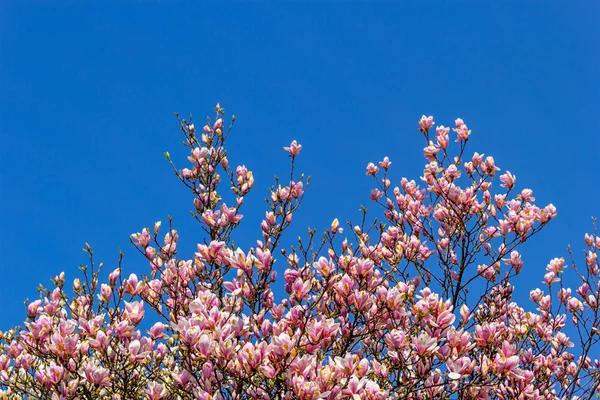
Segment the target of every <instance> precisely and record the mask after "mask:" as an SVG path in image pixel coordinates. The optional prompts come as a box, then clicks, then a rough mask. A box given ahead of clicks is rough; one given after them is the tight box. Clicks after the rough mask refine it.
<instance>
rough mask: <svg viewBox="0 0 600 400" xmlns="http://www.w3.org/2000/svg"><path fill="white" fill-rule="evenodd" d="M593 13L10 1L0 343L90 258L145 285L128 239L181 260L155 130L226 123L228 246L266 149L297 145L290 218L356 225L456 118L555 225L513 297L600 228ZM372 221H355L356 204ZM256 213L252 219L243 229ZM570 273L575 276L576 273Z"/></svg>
mask: <svg viewBox="0 0 600 400" xmlns="http://www.w3.org/2000/svg"><path fill="white" fill-rule="evenodd" d="M599 11H600V6H599V5H598V3H597V2H592V1H590V2H587V3H583V2H580V3H577V2H566V1H565V2H552V1H545V2H541V1H539V2H533V1H525V2H516V1H513V2H493V1H483V2H465V1H463V2H427V3H425V4H419V3H417V2H411V3H408V2H406V3H404V2H372V3H362V4H361V3H349V2H341V1H339V2H326V3H325V2H324V3H317V2H310V3H300V2H283V3H281V4H276V3H263V2H248V3H241V2H238V3H219V4H218V5H216V4H213V5H208V4H200V5H198V4H193V3H184V2H171V3H167V2H144V3H142V2H135V3H129V4H128V5H122V4H119V5H117V3H116V2H102V5H99V4H96V5H85V6H84V5H82V3H78V2H59V1H47V2H37V3H36V2H17V1H3V2H2V4H1V5H0V60H1V62H0V89H1V91H0V93H1V95H0V135H1V137H2V144H3V145H2V146H1V148H0V152H1V155H0V185H1V186H0V187H1V189H0V220H1V221H2V226H3V228H2V233H1V234H0V235H1V236H0V238H1V240H0V254H1V261H0V274H1V276H2V279H0V304H2V305H3V308H2V313H1V314H0V315H2V317H3V319H2V323H1V325H0V329H6V328H8V327H10V326H12V325H15V324H19V323H21V321H22V320H23V318H24V307H23V300H24V299H25V298H26V297H29V298H35V297H36V291H35V288H36V287H37V285H38V284H39V283H40V282H42V283H44V284H49V279H50V278H52V277H53V276H55V275H56V274H57V273H59V272H60V271H65V272H66V273H67V276H68V277H69V280H71V279H72V278H74V277H76V276H79V271H78V268H77V267H78V265H79V264H81V263H86V262H87V259H86V255H85V254H84V253H83V252H82V251H81V249H82V248H83V246H84V243H85V242H89V243H90V244H91V245H92V247H93V249H94V250H95V251H96V260H97V261H102V262H104V263H105V264H106V266H107V269H110V270H112V268H113V267H114V266H115V265H116V260H117V258H118V255H117V248H121V249H122V250H123V251H124V252H125V254H126V257H125V264H124V265H125V270H126V271H127V272H131V271H136V272H142V271H144V272H145V271H147V269H146V262H145V261H144V260H143V259H142V258H141V257H140V256H139V255H137V253H136V251H135V249H134V248H133V246H131V245H130V244H129V235H130V234H131V233H132V232H136V231H139V230H141V228H143V227H144V226H151V225H152V223H153V222H154V221H157V220H162V221H166V220H167V216H168V215H172V216H173V217H174V218H175V226H176V227H177V228H178V229H179V231H180V237H181V247H180V250H181V251H182V252H185V251H188V252H189V253H188V254H189V256H188V257H191V256H192V252H193V250H194V248H195V243H196V242H198V241H199V234H200V231H199V227H198V225H197V224H196V223H194V221H193V220H192V219H191V218H190V217H189V214H188V212H189V210H190V208H191V197H190V195H189V194H188V193H187V192H186V190H185V189H184V188H183V186H181V185H180V184H179V183H178V182H177V181H176V179H174V176H173V174H172V171H171V170H170V167H169V165H168V164H167V163H166V161H165V160H164V156H163V152H164V151H170V153H171V155H172V156H173V158H174V159H175V160H179V163H178V164H179V165H180V166H181V167H183V166H187V165H185V164H186V163H185V157H184V156H185V154H184V153H183V151H182V147H181V146H180V145H179V143H180V141H181V134H180V132H179V130H178V127H177V123H176V120H175V119H174V117H173V115H172V113H173V112H174V111H178V112H180V113H181V114H182V115H187V114H189V113H190V112H191V113H193V114H194V115H195V116H196V118H197V120H198V121H202V120H203V119H204V118H205V116H206V115H208V114H209V113H211V110H212V108H213V107H214V105H215V103H216V102H217V101H219V102H220V103H221V105H222V106H223V107H225V109H226V112H227V113H229V114H230V113H232V112H233V113H235V114H236V116H237V117H238V119H237V122H236V128H235V130H234V133H233V136H232V141H231V143H230V145H231V148H230V153H229V154H230V161H231V163H236V164H245V165H247V166H248V167H249V168H250V169H252V170H253V171H254V173H255V177H256V185H255V190H254V194H253V196H252V199H251V200H250V201H249V204H248V207H247V208H246V209H245V211H246V212H245V218H246V220H245V221H244V225H243V227H242V228H241V229H242V231H241V232H243V240H247V241H248V243H251V241H250V239H254V238H258V232H259V231H258V223H259V221H260V219H261V218H262V215H264V214H263V210H264V207H263V203H262V201H263V199H264V197H265V196H266V195H267V187H268V186H269V185H270V184H271V183H272V181H273V180H272V176H273V175H274V174H279V175H283V174H284V173H286V171H287V164H286V163H287V158H286V155H285V153H284V152H283V150H282V147H283V146H284V145H287V144H289V143H290V141H291V140H292V139H297V140H298V141H299V142H300V143H301V144H302V145H303V146H304V148H303V151H302V153H301V157H300V159H299V165H298V168H299V170H302V171H304V172H305V173H307V174H308V175H311V176H312V184H311V186H310V188H309V193H308V195H307V197H306V201H305V203H304V206H303V211H302V212H300V213H299V214H298V216H297V217H298V218H297V220H296V221H295V227H296V228H298V229H297V232H296V233H295V234H297V233H301V232H304V229H305V228H306V227H307V226H311V227H313V228H318V229H322V228H325V227H326V226H328V225H329V223H330V222H331V220H333V218H336V217H337V218H339V219H340V220H342V221H347V220H350V219H353V220H355V221H357V220H358V219H359V217H360V213H359V211H358V209H359V206H360V205H361V204H365V205H367V206H369V205H370V201H369V200H368V195H369V192H370V189H371V187H372V184H371V181H370V179H368V178H367V177H366V176H365V174H364V169H365V166H366V165H367V163H368V162H369V161H378V160H380V159H381V158H383V156H386V155H387V156H389V157H390V159H391V160H392V162H393V163H394V164H393V170H392V177H393V178H394V179H393V183H398V182H399V180H400V178H401V177H402V176H407V177H409V178H410V179H418V177H419V176H420V174H421V172H422V167H423V165H424V159H423V158H422V148H423V146H424V143H423V138H422V136H421V135H420V134H419V132H418V130H417V124H416V121H417V120H418V119H419V117H420V116H421V115H422V114H427V115H434V117H435V120H436V121H437V122H438V123H440V124H445V125H449V124H451V123H452V122H453V121H454V119H455V118H457V117H462V118H463V119H464V120H465V121H466V122H467V124H468V125H469V127H470V129H472V131H473V133H472V138H471V140H470V141H469V146H470V151H469V152H473V151H478V152H480V153H481V152H484V153H486V154H488V155H493V156H494V157H495V158H496V161H497V164H498V165H499V166H500V167H501V168H503V169H509V170H510V171H511V172H513V173H514V174H515V175H516V176H517V179H518V181H517V186H518V187H520V188H524V187H529V188H532V189H533V190H534V194H535V197H536V198H537V200H538V202H539V203H540V204H541V205H545V204H547V203H550V202H552V203H554V204H555V205H556V207H557V208H558V213H559V217H558V218H557V219H556V220H555V221H554V222H553V223H552V224H550V226H549V227H548V228H547V229H546V230H545V231H544V232H543V233H541V234H540V235H539V236H537V237H535V238H534V239H533V240H532V241H531V242H528V243H527V246H526V248H525V250H526V251H525V252H524V254H523V256H524V261H525V267H524V271H525V272H524V278H525V279H524V280H523V281H521V282H522V283H521V285H519V286H518V288H519V290H520V291H522V293H523V294H526V293H528V292H529V290H530V289H533V288H535V287H538V286H541V284H540V281H541V277H542V275H543V271H544V268H545V266H546V263H547V262H548V260H549V259H551V258H552V257H557V256H565V255H566V246H567V245H568V244H572V245H573V248H574V250H575V252H576V254H580V253H579V252H580V251H581V249H582V248H583V247H582V245H583V241H582V239H583V234H584V233H585V232H588V231H590V228H591V224H590V217H591V216H593V215H596V216H598V215H600V206H599V205H598V204H599V203H598V198H599V195H600V179H599V178H598V160H599V159H600V157H599V156H600V151H599V145H600V139H599V135H598V133H597V129H598V127H597V126H598V122H597V121H596V117H597V112H598V110H599V109H600V100H599V97H598V92H599V91H600V80H599V79H598V65H599V64H600V57H599V55H598V51H597V37H598V36H597V26H598V25H599V23H600V13H599ZM371 207H372V206H371ZM249 210H255V213H254V214H253V213H249ZM580 260H582V259H581V258H580Z"/></svg>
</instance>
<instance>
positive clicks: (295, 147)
mask: <svg viewBox="0 0 600 400" xmlns="http://www.w3.org/2000/svg"><path fill="white" fill-rule="evenodd" d="M283 149H284V150H285V151H287V152H289V153H290V155H291V156H292V157H296V156H297V155H298V154H299V153H300V150H302V145H301V144H298V142H296V141H295V140H294V141H292V143H291V144H290V145H289V146H288V147H284V148H283Z"/></svg>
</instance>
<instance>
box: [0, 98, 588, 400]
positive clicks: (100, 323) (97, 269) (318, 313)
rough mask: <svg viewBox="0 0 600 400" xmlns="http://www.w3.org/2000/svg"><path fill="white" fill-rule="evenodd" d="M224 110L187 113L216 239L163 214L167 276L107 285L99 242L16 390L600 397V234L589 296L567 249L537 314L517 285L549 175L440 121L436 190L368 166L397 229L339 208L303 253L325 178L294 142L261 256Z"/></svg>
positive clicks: (182, 395) (145, 246)
mask: <svg viewBox="0 0 600 400" xmlns="http://www.w3.org/2000/svg"><path fill="white" fill-rule="evenodd" d="M215 111H216V121H215V122H214V123H211V122H208V123H207V124H206V125H205V126H203V128H202V130H201V132H197V131H196V129H195V126H194V125H193V124H192V123H191V121H186V120H180V127H181V130H182V131H183V133H184V135H185V144H186V146H187V147H188V148H189V151H190V155H189V157H188V160H189V162H190V163H191V165H190V166H189V168H184V169H178V168H177V167H175V165H174V164H173V163H172V165H173V168H174V169H175V173H176V175H177V177H178V178H179V180H180V181H181V182H182V183H183V184H184V185H185V186H186V187H187V188H188V189H189V190H190V191H191V192H192V194H193V207H194V211H193V212H192V215H193V217H194V218H195V219H196V220H197V221H198V222H199V223H200V225H201V227H202V229H203V230H204V238H203V240H202V243H200V244H198V246H197V252H196V253H195V254H194V255H193V257H191V258H183V257H180V256H179V254H178V251H177V243H178V241H179V235H178V233H177V231H176V230H175V229H173V227H172V221H169V227H168V228H167V229H166V232H164V231H163V234H162V235H161V234H160V231H161V228H163V229H164V227H163V226H162V225H161V224H160V223H156V224H155V225H154V227H153V228H152V229H150V228H145V229H143V230H142V231H141V232H138V233H135V234H133V235H132V237H131V238H132V242H133V243H134V245H135V246H136V248H137V249H138V250H139V252H140V253H141V254H142V255H143V257H145V258H146V259H147V260H148V263H149V270H148V272H147V274H144V275H141V276H140V277H138V276H137V275H135V274H131V275H129V276H125V275H124V274H123V273H122V268H121V260H120V261H119V264H118V266H117V267H116V269H114V270H113V271H112V272H110V274H109V275H108V278H107V279H106V281H103V282H101V271H102V265H101V264H100V265H96V264H95V263H94V260H93V252H92V250H91V249H90V248H89V246H88V247H86V251H87V252H88V253H89V256H90V265H89V266H87V267H84V268H82V270H83V274H84V280H83V282H82V281H80V280H79V279H76V280H75V281H74V283H73V285H72V290H71V288H70V287H69V286H70V285H69V286H67V285H66V284H65V278H64V274H60V275H59V276H57V277H56V278H55V279H54V283H55V286H56V287H55V288H54V289H53V290H42V292H41V298H40V299H38V300H36V301H34V302H32V303H30V304H29V305H28V307H27V320H26V321H25V324H24V327H21V328H15V329H12V330H9V331H6V332H2V333H1V334H0V399H2V398H6V399H18V398H27V399H56V400H58V399H115V400H116V399H123V400H125V399H142V398H145V399H151V400H160V399H204V400H209V399H211V400H219V399H265V400H266V399H306V400H309V399H314V400H316V399H372V400H383V399H388V398H391V399H415V400H417V399H419V400H421V399H451V398H461V399H481V400H484V399H562V398H591V397H592V396H594V394H595V393H599V392H600V362H599V361H598V360H597V359H593V355H594V352H596V354H597V352H598V347H599V346H598V341H599V338H600V331H599V329H600V313H599V309H598V298H599V295H600V283H599V281H600V266H599V262H598V251H599V250H600V237H598V236H597V235H596V234H595V233H594V234H592V235H586V236H585V244H586V246H587V247H588V250H587V252H586V257H585V261H586V262H585V268H579V267H577V265H576V264H575V262H574V261H572V260H571V262H570V265H569V266H571V267H572V270H573V272H574V274H575V275H576V276H577V277H578V279H579V280H580V285H579V287H578V288H577V289H576V290H574V291H573V290H572V289H570V288H567V287H564V286H563V280H562V279H561V277H562V275H563V272H564V270H565V268H567V263H566V262H565V260H564V259H562V258H560V259H559V258H556V259H553V260H551V261H550V263H549V264H548V266H547V272H546V274H545V275H544V276H543V277H540V278H541V279H542V283H543V286H542V287H543V288H544V289H543V290H542V289H535V290H533V291H531V294H530V299H531V301H532V303H531V304H530V306H529V307H527V308H531V309H533V310H534V311H526V309H525V308H523V307H521V306H519V305H518V304H517V303H516V302H515V301H514V300H513V291H514V287H513V286H512V285H511V283H510V281H511V279H514V277H515V276H516V275H518V274H519V273H520V272H521V271H522V268H523V260H522V258H521V254H520V253H519V246H520V245H521V244H522V243H523V242H524V241H526V240H527V239H529V238H530V237H531V236H533V235H535V234H536V233H537V232H539V231H540V230H541V229H542V228H543V227H544V226H545V225H546V224H547V223H548V222H549V221H550V220H551V219H552V218H553V217H555V216H556V210H555V208H554V207H553V206H552V205H547V206H545V207H539V206H537V205H535V204H534V203H533V202H534V201H535V199H534V197H533V193H532V191H531V190H529V189H524V190H522V191H521V192H515V181H516V177H515V176H514V175H513V174H511V173H510V172H508V171H506V172H504V173H499V172H498V171H500V169H499V168H498V167H497V166H496V164H495V161H494V159H493V158H492V157H490V156H487V157H486V156H484V155H482V154H478V153H474V154H473V155H472V156H471V157H466V155H465V151H466V144H467V142H468V139H469V137H470V134H471V131H470V130H469V129H468V127H467V125H466V124H465V123H464V121H463V120H461V119H457V120H456V122H455V128H453V129H452V131H453V132H454V133H453V134H452V135H453V136H455V137H456V143H457V144H456V146H457V147H458V148H457V150H456V151H455V152H453V153H452V154H450V143H451V139H450V136H451V129H450V128H446V127H444V126H438V127H435V129H434V121H433V117H425V116H423V118H421V120H420V121H419V130H420V131H421V133H422V134H423V135H424V137H425V140H426V147H425V148H424V155H425V158H426V160H427V164H426V166H425V168H424V171H423V176H422V177H421V181H422V182H423V186H422V187H421V186H419V185H418V184H417V183H416V182H415V181H409V180H408V179H406V178H403V179H401V180H400V184H399V186H395V187H393V186H392V183H391V182H392V181H391V179H390V178H389V172H390V166H391V164H392V163H391V162H390V160H389V159H388V158H387V157H385V158H384V159H383V160H382V161H381V162H379V163H370V164H369V165H368V166H367V170H366V173H367V175H370V176H372V178H373V179H374V180H375V188H374V189H373V190H372V192H371V195H370V199H371V200H372V201H373V202H375V203H376V204H377V206H378V207H380V208H381V212H382V215H383V218H384V221H385V222H384V223H379V222H377V221H373V222H372V223H368V222H367V221H369V219H368V218H367V215H366V210H364V213H365V215H363V218H362V221H363V222H362V224H360V225H355V226H353V225H352V224H349V226H350V228H351V229H350V230H348V232H349V235H348V236H347V237H344V236H342V235H343V232H344V229H343V228H342V227H341V226H340V224H339V221H338V220H337V219H336V220H334V221H333V223H332V224H331V227H330V228H329V229H328V230H326V231H325V233H324V234H323V237H322V240H318V239H315V232H314V231H309V235H308V239H306V240H300V243H299V247H298V249H295V248H292V249H285V248H282V244H281V243H282V236H283V235H284V233H285V232H286V230H287V229H288V228H289V226H290V225H291V223H292V221H293V219H294V215H295V213H296V210H297V209H298V207H300V205H301V203H302V199H303V196H304V191H305V188H306V186H307V180H306V179H305V178H304V176H302V175H301V176H298V177H297V176H296V175H295V173H294V166H295V163H296V159H297V157H298V155H299V154H300V152H301V150H302V146H301V145H299V144H298V143H297V142H296V141H294V142H292V143H291V145H290V146H289V147H285V150H286V151H287V152H288V154H289V156H290V159H291V171H292V172H291V174H290V179H289V180H288V181H286V182H280V181H277V182H276V183H275V185H274V186H273V187H272V188H271V192H270V196H268V197H267V209H266V210H264V212H265V218H264V219H263V220H262V222H261V224H260V231H261V236H260V239H259V240H258V241H257V244H256V246H255V247H252V248H249V249H247V250H243V249H240V248H236V247H234V245H233V240H232V234H233V233H234V232H235V229H236V228H237V226H238V225H239V223H240V221H241V220H242V218H243V216H242V214H240V210H241V207H242V205H243V203H244V198H245V196H246V195H247V194H248V193H250V192H251V191H252V189H253V184H254V178H253V175H252V172H251V171H250V170H248V168H246V167H245V166H243V165H241V166H237V167H235V168H232V167H231V166H230V165H229V160H228V158H227V152H226V150H225V143H226V140H227V137H228V136H229V133H230V129H231V126H232V125H233V121H234V120H235V118H232V124H231V125H230V127H229V129H227V130H226V129H225V127H224V123H223V116H224V112H223V109H222V108H220V106H218V105H217V108H216V109H215ZM432 132H435V133H432ZM454 134H455V135H454ZM166 155H167V159H168V160H169V161H170V162H171V157H170V155H169V154H168V153H167V154H166ZM496 185H497V186H498V187H497V186H496ZM493 188H495V189H496V190H495V191H494V192H493V191H492V189H493ZM225 197H228V198H231V200H229V204H230V205H227V204H226V203H225V200H224V198H225ZM231 204H233V206H231ZM276 259H279V262H278V263H276ZM284 266H285V270H284V271H283V279H278V278H277V272H280V273H281V272H282V270H283V268H284ZM284 293H285V294H284ZM276 295H277V296H276ZM282 295H283V296H282ZM276 297H283V299H281V300H276ZM567 332H570V333H575V334H576V336H575V337H576V338H577V345H575V343H574V342H573V340H572V339H570V337H569V336H568V335H567Z"/></svg>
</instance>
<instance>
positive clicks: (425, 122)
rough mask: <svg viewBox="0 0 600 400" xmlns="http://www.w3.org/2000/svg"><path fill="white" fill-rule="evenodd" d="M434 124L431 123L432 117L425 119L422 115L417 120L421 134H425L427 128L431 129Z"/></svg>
mask: <svg viewBox="0 0 600 400" xmlns="http://www.w3.org/2000/svg"><path fill="white" fill-rule="evenodd" d="M434 123H435V122H434V121H433V117H432V116H429V117H426V116H425V115H423V116H422V117H421V119H420V120H419V130H420V131H421V132H423V133H427V132H428V131H429V128H431V127H432V126H433V124H434Z"/></svg>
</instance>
